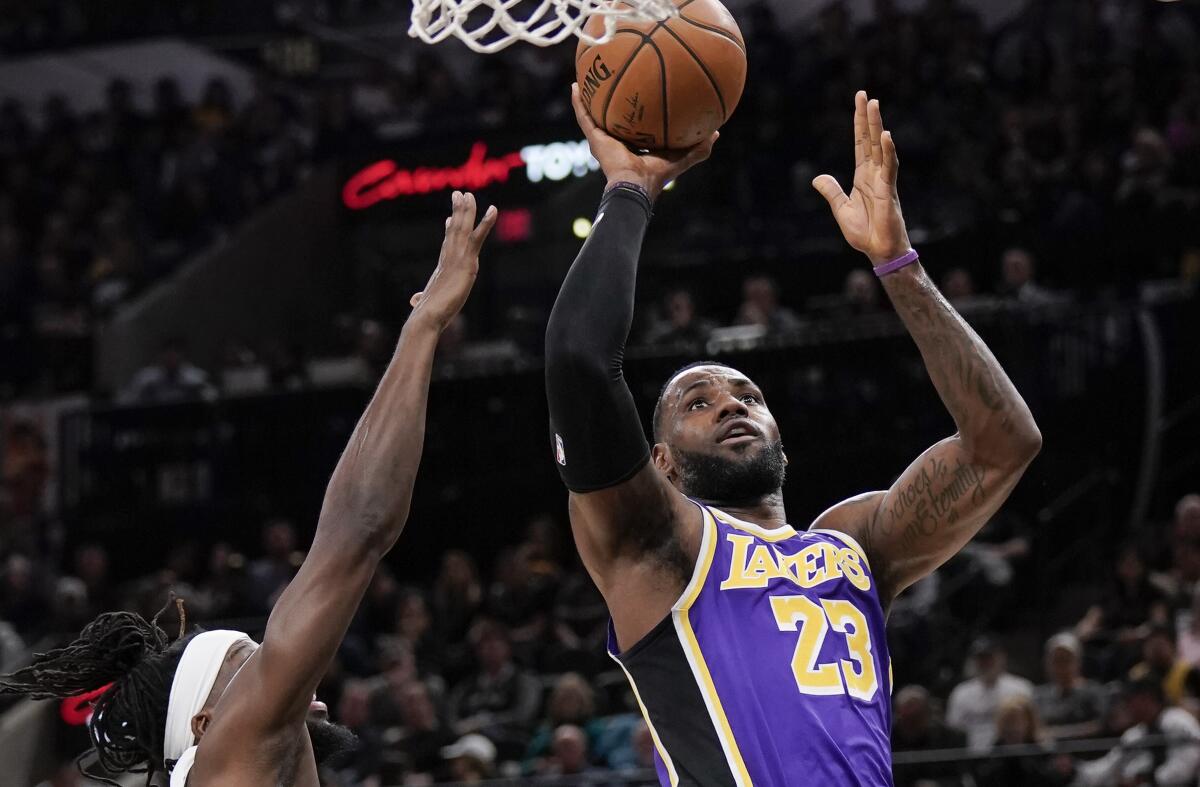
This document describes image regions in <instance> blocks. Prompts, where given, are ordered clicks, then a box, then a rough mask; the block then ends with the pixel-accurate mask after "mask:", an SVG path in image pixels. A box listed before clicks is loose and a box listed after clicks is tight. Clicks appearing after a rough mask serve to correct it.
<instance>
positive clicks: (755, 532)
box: [709, 508, 800, 543]
mask: <svg viewBox="0 0 1200 787" xmlns="http://www.w3.org/2000/svg"><path fill="white" fill-rule="evenodd" d="M709 511H711V512H712V514H713V516H715V517H716V518H717V519H720V520H721V521H722V522H724V523H725V524H727V525H729V526H730V527H732V528H736V529H737V530H741V531H742V532H743V533H749V534H750V535H752V536H757V537H758V538H761V539H762V540H763V541H769V542H771V543H775V542H777V541H787V540H788V539H789V538H795V537H796V536H798V535H800V532H799V531H798V530H796V528H794V527H792V526H791V525H784V526H783V527H776V528H766V527H763V526H762V525H756V524H754V523H753V522H746V521H745V520H742V519H738V518H737V517H735V516H734V515H733V514H727V513H725V512H724V511H719V510H717V509H715V508H710V509H709Z"/></svg>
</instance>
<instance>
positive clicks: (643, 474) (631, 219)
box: [546, 86, 716, 628]
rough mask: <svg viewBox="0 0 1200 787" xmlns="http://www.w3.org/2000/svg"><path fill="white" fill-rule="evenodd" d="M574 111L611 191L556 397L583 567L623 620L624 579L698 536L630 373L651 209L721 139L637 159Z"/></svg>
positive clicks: (557, 360)
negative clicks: (689, 526)
mask: <svg viewBox="0 0 1200 787" xmlns="http://www.w3.org/2000/svg"><path fill="white" fill-rule="evenodd" d="M571 99H572V103H573V104H574V107H575V114H576V117H577V119H578V121H579V125H580V127H581V128H582V129H583V132H584V134H586V136H587V139H588V143H589V144H590V146H591V150H592V155H593V156H595V157H596V159H597V160H598V161H599V162H600V166H601V168H602V169H603V170H604V173H605V175H606V176H607V177H608V188H607V189H606V191H605V194H604V197H603V199H602V200H601V203H600V209H599V212H598V213H597V215H596V220H595V222H594V224H593V228H592V232H591V235H590V237H589V238H588V240H587V242H586V243H585V244H584V246H583V249H582V251H580V253H579V256H578V258H577V259H576V260H575V263H574V264H573V265H572V266H571V270H570V272H569V273H568V274H567V277H566V279H565V281H564V282H563V286H562V290H561V291H560V292H559V295H558V300H557V301H556V302H555V304H554V310H553V312H552V313H551V315H550V323H549V325H548V326H547V328H546V396H547V399H548V402H549V407H550V421H551V440H552V448H553V451H554V455H555V458H556V460H557V463H558V469H559V472H560V474H561V475H562V477H563V481H564V482H565V483H566V485H567V487H568V488H569V489H570V490H571V492H572V494H571V504H570V506H571V522H572V527H573V529H574V531H575V538H576V543H577V545H578V547H579V551H580V555H581V557H582V558H583V561H584V564H585V565H586V566H587V568H588V570H589V572H590V573H591V574H592V577H593V579H595V581H596V583H597V585H598V586H599V587H600V590H601V592H602V593H604V594H605V597H606V599H607V600H608V602H609V606H610V607H617V608H620V607H623V606H624V605H622V604H621V603H620V601H619V599H617V598H615V596H614V594H616V593H618V592H619V589H618V588H619V586H623V587H628V583H625V582H623V581H622V580H623V579H624V578H625V577H624V576H623V574H622V571H621V567H622V566H626V565H644V564H645V561H644V560H643V558H644V557H645V555H646V554H647V553H648V552H651V551H654V550H659V549H661V548H662V547H663V546H664V544H666V542H668V541H669V540H670V539H672V538H673V537H674V536H675V528H676V526H677V525H678V524H679V522H680V521H681V520H683V519H686V518H688V517H694V518H695V520H696V521H695V524H696V525H697V527H696V529H697V530H698V529H699V528H698V524H699V514H698V513H697V511H696V509H695V508H694V507H693V506H691V504H690V503H688V502H687V501H686V499H685V498H683V496H682V495H681V494H680V493H679V492H678V491H676V490H675V489H674V487H672V486H671V485H670V484H669V483H668V482H667V480H666V479H665V478H664V477H663V476H662V475H661V474H660V473H659V472H658V471H657V470H655V468H654V467H653V466H652V465H651V464H650V462H649V458H650V448H649V445H648V444H647V442H646V437H645V434H644V432H643V431H642V422H641V419H640V418H639V417H638V413H637V410H636V408H635V407H634V402H633V396H632V394H631V393H630V392H629V388H628V386H627V385H626V383H625V378H624V375H623V373H622V361H623V357H624V350H625V341H626V339H627V338H628V336H629V330H630V325H631V324H632V321H633V307H634V291H635V289H636V280H637V266H638V257H639V255H640V252H641V245H642V239H643V237H644V236H645V233H646V228H647V226H648V225H649V222H650V214H651V207H652V203H653V200H654V199H655V198H657V196H658V194H659V193H660V192H661V191H662V188H663V186H664V185H665V184H666V183H668V182H669V181H671V180H673V179H674V178H676V177H678V176H679V175H680V174H682V173H683V172H684V171H686V170H687V169H688V168H690V167H691V166H693V165H694V164H697V163H699V162H700V161H703V160H704V159H706V158H707V157H708V155H709V153H710V152H711V150H712V145H713V143H714V142H715V141H716V135H714V136H713V138H712V139H711V140H709V141H708V142H706V143H704V144H703V145H700V146H697V147H695V148H692V149H691V150H689V151H685V152H681V153H679V154H677V155H651V154H645V155H638V154H635V153H633V152H631V151H630V150H628V149H627V148H626V147H625V146H624V145H623V144H622V143H620V142H618V141H617V140H615V139H613V138H612V137H610V136H609V135H608V134H606V133H605V132H604V131H603V130H601V129H600V128H598V127H597V126H596V124H595V123H594V122H593V121H592V119H591V117H590V116H589V115H588V113H587V110H586V109H584V107H583V105H582V103H581V102H580V100H579V92H578V87H577V86H573V87H572V95H571ZM697 543H698V542H697ZM673 600H674V599H672V601H673ZM615 614H617V616H618V627H619V628H622V626H621V620H620V613H619V612H617V613H615ZM655 622H657V621H655Z"/></svg>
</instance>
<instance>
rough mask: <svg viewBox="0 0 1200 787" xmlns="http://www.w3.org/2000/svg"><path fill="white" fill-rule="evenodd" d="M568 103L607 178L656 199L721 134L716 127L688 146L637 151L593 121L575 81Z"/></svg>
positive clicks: (705, 153)
mask: <svg viewBox="0 0 1200 787" xmlns="http://www.w3.org/2000/svg"><path fill="white" fill-rule="evenodd" d="M571 105H572V106H573V107H575V120H576V121H578V123H579V128H581V129H582V130H583V135H584V136H585V137H587V141H588V145H589V146H590V147H591V149H592V155H593V156H595V158H596V160H597V161H599V162H600V169H602V170H604V174H605V176H607V177H608V182H609V183H610V184H612V183H619V182H621V181H627V182H630V183H636V184H638V185H639V186H641V187H642V188H644V189H646V191H648V192H649V193H650V198H651V199H657V198H658V195H659V194H661V193H662V190H663V187H664V186H666V185H667V184H668V183H670V182H671V181H673V180H675V178H677V177H679V176H680V175H682V174H683V173H685V172H687V171H688V170H689V169H691V168H692V167H694V166H696V165H697V164H699V163H700V162H702V161H704V160H705V159H707V158H708V157H709V156H710V155H712V149H713V145H715V144H716V142H717V138H718V137H720V136H721V133H720V132H719V131H714V132H713V135H712V136H711V137H709V138H708V140H706V141H704V142H699V143H697V144H695V145H693V146H692V147H690V148H688V149H687V150H663V151H658V152H655V153H643V154H640V155H639V154H637V153H634V152H633V151H632V150H630V149H629V148H628V147H626V145H625V143H624V142H622V141H621V140H619V139H615V138H614V137H612V136H610V135H609V134H608V132H607V131H605V130H604V129H602V128H600V127H599V126H598V125H596V121H594V120H592V116H591V115H590V114H589V113H588V111H587V108H586V107H585V106H584V105H583V100H582V99H581V98H580V97H579V85H578V83H576V84H573V85H571Z"/></svg>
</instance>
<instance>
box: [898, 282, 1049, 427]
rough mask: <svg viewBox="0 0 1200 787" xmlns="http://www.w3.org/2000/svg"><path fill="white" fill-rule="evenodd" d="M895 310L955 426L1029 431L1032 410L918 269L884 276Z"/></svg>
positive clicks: (996, 363) (968, 328)
mask: <svg viewBox="0 0 1200 787" xmlns="http://www.w3.org/2000/svg"><path fill="white" fill-rule="evenodd" d="M884 286H885V288H886V289H887V292H888V295H889V296H890V297H891V299H892V302H893V303H894V304H895V306H896V311H897V312H898V313H899V315H900V318H901V319H902V320H903V321H904V324H905V326H906V327H907V328H908V329H909V332H910V333H911V334H912V337H913V340H914V341H915V342H916V343H917V347H918V348H919V349H920V351H921V355H922V357H923V358H924V360H925V366H926V368H927V369H928V371H929V376H930V378H931V379H932V381H933V384H934V387H936V388H937V391H938V394H939V396H941V398H942V401H943V402H944V403H945V405H946V408H947V409H948V410H949V411H950V415H951V416H952V417H953V418H954V422H955V423H956V424H958V427H959V431H960V432H962V433H963V434H964V435H965V436H968V437H971V436H973V435H972V431H983V430H987V429H988V428H989V426H990V427H993V428H994V427H998V428H999V430H1000V432H1001V433H1002V434H1003V435H1005V436H1012V435H1014V434H1015V433H1016V432H1017V430H1018V428H1022V427H1023V428H1024V429H1025V430H1028V431H1032V430H1033V429H1035V427H1034V425H1033V416H1032V415H1031V414H1030V413H1029V410H1028V408H1027V407H1026V406H1025V403H1024V401H1022V399H1021V396H1020V394H1018V393H1017V390H1016V388H1015V387H1014V386H1013V384H1012V382H1011V381H1010V380H1009V379H1008V376H1007V375H1006V374H1005V373H1004V370H1003V369H1002V368H1001V367H1000V364H999V362H998V361H997V360H996V358H995V356H993V355H992V353H991V351H990V350H989V349H988V348H987V345H986V344H984V342H983V340H982V339H981V338H979V335H978V334H976V333H975V331H974V330H972V329H971V327H970V326H969V325H967V323H966V321H964V320H963V319H962V317H960V316H959V314H958V313H957V312H956V311H954V308H953V307H952V306H951V305H950V304H949V303H948V302H947V301H946V299H945V298H944V297H943V296H942V294H941V293H940V292H938V290H937V288H936V287H935V286H934V284H933V282H932V281H931V280H930V279H929V277H928V275H926V274H925V273H924V272H923V271H920V270H918V271H915V272H912V273H909V274H904V275H898V276H889V277H887V278H886V279H884Z"/></svg>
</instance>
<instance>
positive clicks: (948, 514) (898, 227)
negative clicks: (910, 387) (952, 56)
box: [813, 91, 1042, 605]
mask: <svg viewBox="0 0 1200 787" xmlns="http://www.w3.org/2000/svg"><path fill="white" fill-rule="evenodd" d="M854 100H855V108H854V133H855V146H854V150H855V170H854V188H853V190H852V193H851V194H849V195H847V194H845V193H844V192H843V191H842V189H841V187H839V186H838V184H837V181H835V180H834V179H833V178H832V177H830V176H829V175H822V176H820V177H818V178H817V179H816V180H815V181H813V185H814V186H815V187H816V189H817V190H818V191H819V192H821V195H822V196H824V197H825V198H826V200H828V201H829V205H830V207H831V208H832V209H833V213H834V217H835V218H836V219H837V222H838V226H839V227H840V228H841V230H842V233H843V234H844V235H845V236H846V240H847V241H848V242H849V243H850V245H851V246H853V247H854V248H856V249H858V250H859V251H861V252H863V253H864V254H866V255H867V256H868V258H870V260H871V262H872V264H874V265H876V266H880V265H883V264H884V263H886V262H888V261H891V260H896V259H898V258H900V257H901V256H903V255H904V254H905V253H906V252H909V251H910V249H909V245H908V232H907V230H906V229H905V226H904V217H903V215H902V214H901V212H900V199H899V196H898V193H897V190H896V180H897V171H898V168H899V160H898V158H897V155H896V147H895V144H894V143H893V142H892V135H891V133H890V132H887V131H884V130H883V118H882V116H881V115H880V111H879V102H878V101H870V102H868V100H867V94H866V93H865V92H861V91H860V92H859V93H858V94H857V95H856V96H855V99H854ZM879 272H880V273H881V274H883V277H882V281H883V287H884V290H886V291H887V294H888V296H889V297H890V298H891V300H892V303H893V305H894V306H895V307H896V311H897V313H898V314H899V315H900V319H901V320H902V321H903V322H904V325H905V327H907V328H908V330H909V333H911V334H912V337H913V339H914V340H915V341H916V343H917V347H918V349H919V350H920V351H921V356H922V358H923V359H924V360H925V367H926V369H928V371H929V376H930V378H931V379H932V380H933V384H934V387H935V388H936V389H937V392H938V395H939V396H940V397H941V399H942V402H943V403H944V404H945V405H946V409H948V410H949V411H950V415H951V416H952V417H953V418H954V423H955V425H956V426H957V427H958V432H957V434H955V435H953V436H952V437H948V438H946V439H945V440H942V441H941V442H939V443H937V444H935V445H934V446H933V447H931V448H930V449H928V450H927V451H925V453H923V454H922V455H921V456H920V457H918V458H917V460H916V461H915V462H914V463H913V464H911V465H910V466H909V467H908V469H907V470H905V471H904V473H902V474H901V475H900V477H899V478H898V479H897V480H896V482H895V483H894V484H893V485H892V487H891V489H889V490H887V491H886V492H873V493H868V494H866V495H861V496H859V497H856V498H853V499H851V500H848V501H846V502H844V503H842V504H840V505H838V506H835V507H834V508H832V509H830V510H829V511H827V512H825V513H824V514H822V515H821V517H820V518H818V520H817V524H816V525H815V526H816V527H828V528H834V529H838V530H842V531H844V532H847V533H849V534H850V535H852V536H854V537H855V538H857V539H858V540H859V541H860V542H861V543H862V545H863V548H864V549H865V550H866V552H867V555H868V557H869V559H870V560H871V564H872V567H873V569H874V570H875V574H876V576H877V578H878V581H879V583H880V585H881V589H880V598H881V600H882V601H883V603H884V604H885V605H886V604H888V603H889V602H890V601H891V600H892V599H893V598H895V596H896V595H897V594H899V593H900V591H902V590H903V589H904V588H906V587H908V586H909V585H911V584H912V583H913V582H915V581H917V580H918V579H920V578H921V577H923V576H925V575H927V574H929V573H930V572H932V571H933V570H934V569H936V568H937V567H938V566H940V565H941V564H942V563H944V562H945V561H946V560H948V559H949V558H950V557H951V556H953V555H954V554H955V553H956V552H958V550H959V549H961V548H962V547H963V546H964V545H965V544H966V543H967V542H968V541H970V540H971V538H972V537H973V536H974V535H975V534H976V533H977V532H979V530H980V528H982V527H983V526H984V525H985V524H986V523H987V521H988V519H990V518H991V517H992V516H993V515H994V514H995V513H996V511H997V510H998V509H999V508H1000V505H1001V504H1002V503H1003V502H1004V501H1005V500H1006V499H1007V498H1008V496H1009V494H1010V493H1011V492H1012V490H1013V487H1015V486H1016V484H1017V481H1018V480H1020V478H1021V476H1022V475H1023V474H1024V472H1025V468H1026V467H1028V466H1029V463H1030V462H1032V461H1033V458H1034V457H1035V456H1036V455H1037V453H1038V451H1039V449H1040V448H1041V444H1042V437H1041V433H1040V432H1039V431H1038V428H1037V425H1036V424H1035V423H1034V420H1033V414H1032V413H1030V411H1029V408H1028V407H1027V406H1026V405H1025V401H1024V400H1023V399H1022V398H1021V395H1020V394H1019V393H1017V390H1016V388H1015V387H1014V386H1013V384H1012V382H1011V381H1010V380H1009V379H1008V376H1007V375H1006V374H1005V373H1004V370H1003V369H1002V368H1000V364H999V362H997V361H996V358H995V356H993V355H992V353H991V351H990V350H989V349H988V348H987V345H985V344H984V343H983V340H982V339H980V338H979V336H978V334H976V333H975V331H973V330H971V327H970V326H969V325H967V323H966V321H964V320H963V319H962V317H960V316H959V315H958V313H957V312H955V311H954V309H953V308H952V307H951V306H950V304H949V303H948V302H947V301H946V299H945V298H943V297H942V295H941V293H940V292H938V290H937V287H935V286H934V284H933V282H932V281H931V280H930V278H929V276H927V275H926V273H925V271H924V269H923V268H922V267H921V265H920V263H914V264H910V265H906V266H903V267H900V268H899V269H897V270H895V271H894V272H890V273H887V272H885V271H884V270H880V271H879Z"/></svg>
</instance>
